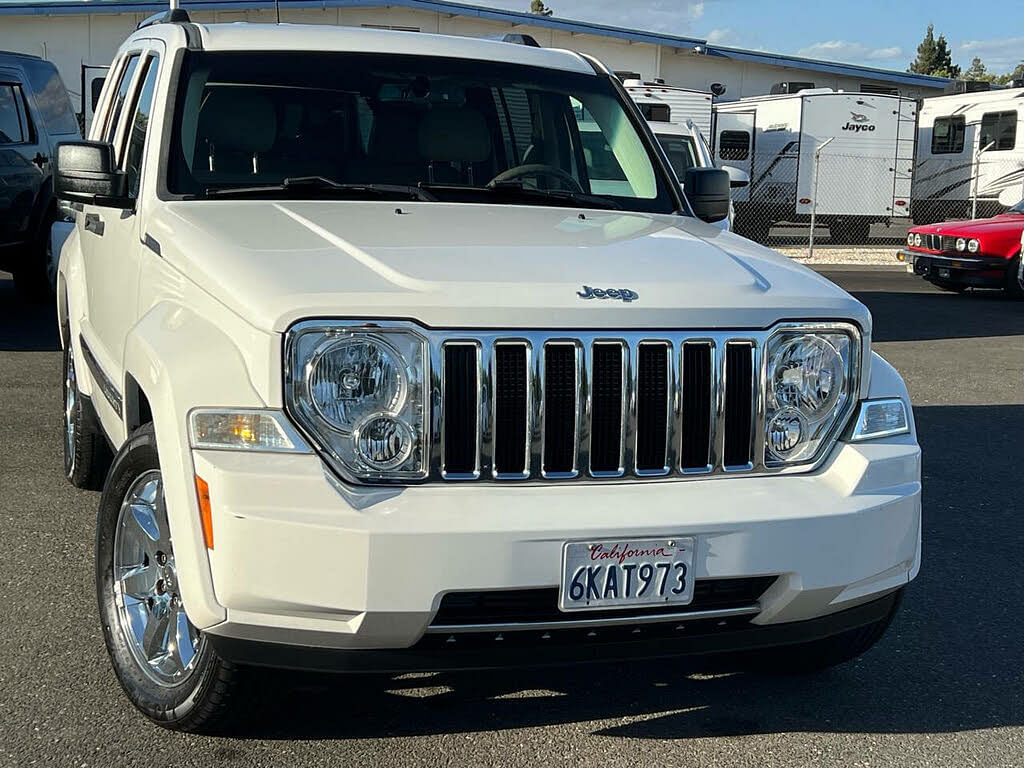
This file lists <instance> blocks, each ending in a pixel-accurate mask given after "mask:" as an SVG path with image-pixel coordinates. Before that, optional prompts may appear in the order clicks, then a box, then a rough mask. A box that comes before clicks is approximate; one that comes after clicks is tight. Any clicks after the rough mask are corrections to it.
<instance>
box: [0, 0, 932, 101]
mask: <svg viewBox="0 0 1024 768" xmlns="http://www.w3.org/2000/svg"><path fill="white" fill-rule="evenodd" d="M280 4H281V7H282V8H289V7H290V8H339V7H340V8H380V7H388V6H392V7H399V8H411V9H415V10H421V11H432V12H435V13H446V14H452V15H456V16H469V17H475V18H480V19H487V20H490V21H500V22H505V23H507V24H511V25H529V26H533V27H543V28H547V29H554V30H558V31H562V32H570V33H575V34H585V35H595V36H598V37H609V38H614V39H619V40H625V41H629V42H634V43H650V44H652V45H663V46H667V47H670V48H679V49H683V50H692V51H694V52H697V53H703V54H706V55H709V56H720V57H723V58H727V59H735V60H738V61H753V62H758V63H762V64H770V65H773V66H777V67H791V68H794V69H802V70H812V71H819V72H826V73H829V74H836V75H845V76H849V77H860V78H865V79H871V80H881V81H888V82H893V83H899V84H902V85H914V86H921V87H925V88H942V87H943V86H945V84H946V83H948V82H949V80H948V79H946V78H943V77H932V76H930V75H918V74H914V73H912V72H896V71H892V70H886V69H877V68H875V67H862V66H858V65H855V64H842V63H839V62H831V61H821V60H818V59H807V58H803V57H800V56H789V55H785V54H778V53H767V52H762V51H751V50H745V49H742V48H732V47H727V46H720V45H714V44H711V43H708V42H707V41H706V40H702V39H700V38H694V37H683V36H679V35H668V34H663V33H659V32H645V31H643V30H639V29H629V28H627V27H613V26H610V25H607V24H596V23H594V22H587V21H573V20H571V19H563V18H560V17H557V16H542V15H540V14H535V13H528V12H523V11H511V10H506V9H503V8H488V7H486V6H482V5H472V4H469V3H460V2H451V0H280ZM181 6H182V7H183V8H185V9H191V10H229V9H230V10H272V9H273V8H274V0H181ZM166 9H167V2H166V1H165V0H0V15H15V14H20V15H26V14H43V15H47V14H73V13H156V12H159V11H163V10H166Z"/></svg>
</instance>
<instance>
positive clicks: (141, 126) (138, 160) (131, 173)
mask: <svg viewBox="0 0 1024 768" xmlns="http://www.w3.org/2000/svg"><path fill="white" fill-rule="evenodd" d="M159 63H160V59H159V58H158V57H156V56H150V57H149V58H148V59H146V63H145V64H144V65H143V66H144V67H145V70H144V71H143V76H142V87H141V88H140V90H139V96H138V98H137V99H136V101H135V113H134V115H133V116H132V122H131V128H130V129H129V134H128V146H127V148H126V150H125V153H124V162H123V163H122V167H123V168H124V172H125V175H126V176H127V177H128V194H129V195H130V196H131V197H138V194H139V180H140V179H141V177H142V154H143V150H144V149H145V148H146V133H147V131H148V129H149V115H150V112H151V111H152V108H153V92H154V90H155V89H156V75H157V70H158V69H159Z"/></svg>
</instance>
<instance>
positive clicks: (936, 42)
mask: <svg viewBox="0 0 1024 768" xmlns="http://www.w3.org/2000/svg"><path fill="white" fill-rule="evenodd" d="M910 71H911V72H916V73H917V74H919V75H935V76H936V77H959V76H960V67H958V66H957V65H956V64H954V63H953V56H952V54H951V53H950V52H949V43H947V42H946V38H945V36H944V35H939V36H938V37H937V38H936V37H935V25H934V24H929V25H928V31H927V32H925V35H924V40H922V41H921V44H920V45H918V46H917V58H916V59H914V61H913V62H912V63H911V64H910Z"/></svg>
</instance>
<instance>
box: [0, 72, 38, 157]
mask: <svg viewBox="0 0 1024 768" xmlns="http://www.w3.org/2000/svg"><path fill="white" fill-rule="evenodd" d="M31 139H32V130H31V128H30V127H29V124H28V115H27V114H26V112H25V99H24V97H23V96H22V93H21V87H20V86H18V85H13V84H11V83H0V144H22V143H24V142H26V141H31Z"/></svg>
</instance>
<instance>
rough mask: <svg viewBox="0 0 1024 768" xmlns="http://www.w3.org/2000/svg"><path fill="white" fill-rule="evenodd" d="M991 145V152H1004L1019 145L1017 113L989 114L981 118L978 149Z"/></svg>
mask: <svg viewBox="0 0 1024 768" xmlns="http://www.w3.org/2000/svg"><path fill="white" fill-rule="evenodd" d="M989 144H992V145H993V146H992V147H990V148H989V150H988V151H989V152H993V151H995V152H1002V151H1004V150H1007V149H1013V148H1014V147H1015V146H1016V145H1017V112H1016V110H1014V111H1011V112H988V113H986V114H984V115H982V116H981V136H980V138H979V140H978V149H984V148H985V147H988V145H989Z"/></svg>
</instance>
